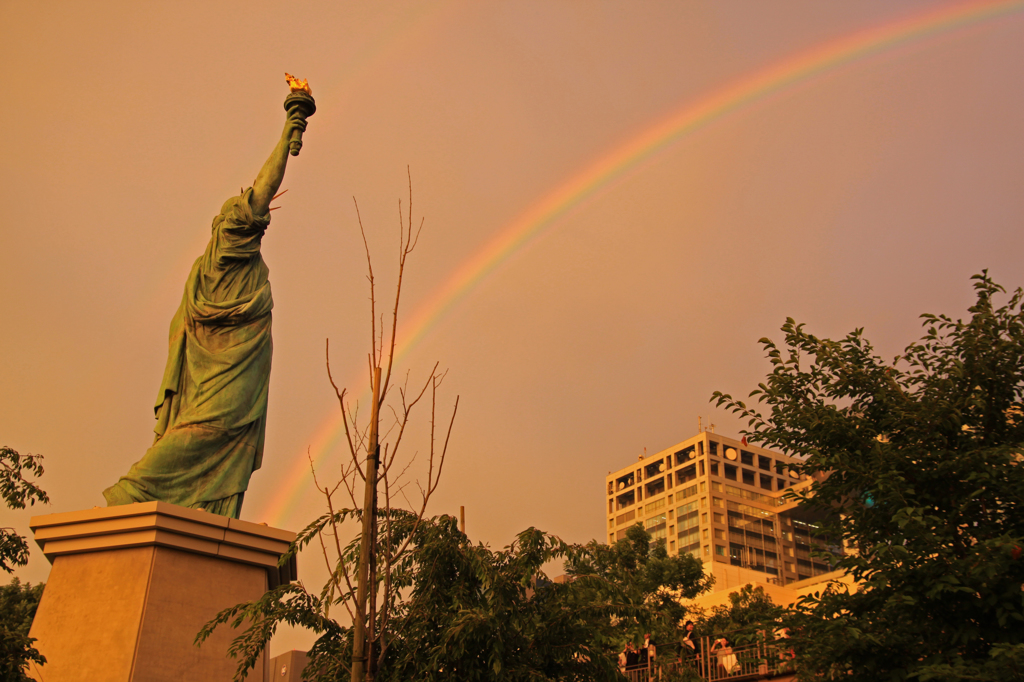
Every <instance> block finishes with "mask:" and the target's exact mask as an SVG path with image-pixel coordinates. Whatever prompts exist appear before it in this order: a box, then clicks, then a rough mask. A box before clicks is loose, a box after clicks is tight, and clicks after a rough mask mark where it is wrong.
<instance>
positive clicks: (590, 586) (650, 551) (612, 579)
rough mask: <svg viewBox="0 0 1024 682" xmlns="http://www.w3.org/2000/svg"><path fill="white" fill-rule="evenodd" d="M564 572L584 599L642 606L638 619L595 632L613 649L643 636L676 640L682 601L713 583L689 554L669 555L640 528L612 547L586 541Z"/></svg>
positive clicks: (666, 641)
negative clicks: (572, 580) (604, 630)
mask: <svg viewBox="0 0 1024 682" xmlns="http://www.w3.org/2000/svg"><path fill="white" fill-rule="evenodd" d="M565 569H566V574H567V575H569V576H571V577H572V578H573V579H575V580H576V581H577V583H578V586H579V589H580V592H581V595H582V596H583V597H584V598H586V599H589V600H592V601H595V602H603V603H608V604H631V605H636V606H638V607H642V608H640V609H638V611H637V615H636V616H634V617H632V618H625V619H623V620H622V621H621V622H616V623H614V624H613V625H614V626H613V627H612V628H611V629H610V630H608V631H606V632H595V633H594V635H595V636H603V637H605V638H606V639H604V640H602V644H603V645H605V646H606V647H609V646H610V647H612V648H615V649H616V650H621V649H622V646H623V644H624V643H625V641H626V640H627V639H629V640H631V641H633V643H634V644H639V643H640V642H641V641H642V640H643V636H644V634H650V635H651V636H652V637H653V638H654V640H655V641H656V642H658V643H660V644H661V645H662V646H663V647H665V646H666V645H668V644H669V643H670V642H676V641H678V638H679V628H680V624H681V623H682V622H683V621H684V619H685V618H686V616H687V614H688V611H687V607H686V606H684V604H683V600H688V599H693V598H694V597H696V596H697V595H698V594H701V593H702V592H705V591H707V590H708V589H710V588H711V585H712V584H713V583H714V578H713V577H712V576H705V575H704V569H703V565H702V564H701V562H700V561H699V560H698V559H696V558H694V557H693V556H691V555H689V554H685V553H684V554H680V555H677V556H669V555H668V552H667V551H666V550H665V543H664V541H661V542H657V543H655V544H653V546H652V543H651V541H650V535H649V534H648V533H647V531H645V530H644V529H643V528H642V527H641V526H640V525H639V524H636V525H634V526H632V527H631V528H629V529H628V530H627V531H626V537H625V538H623V539H621V540H619V541H618V542H616V543H615V544H614V545H604V544H601V543H598V542H593V541H592V542H590V543H588V544H587V545H585V546H584V547H582V548H580V551H578V552H577V553H575V554H574V555H572V556H571V557H570V559H569V560H568V561H567V562H566V566H565Z"/></svg>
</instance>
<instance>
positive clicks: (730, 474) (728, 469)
mask: <svg viewBox="0 0 1024 682" xmlns="http://www.w3.org/2000/svg"><path fill="white" fill-rule="evenodd" d="M724 468H725V477H726V478H728V479H729V480H730V481H735V480H736V467H734V466H733V465H732V464H726V465H725V467H724Z"/></svg>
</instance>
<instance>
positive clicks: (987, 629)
mask: <svg viewBox="0 0 1024 682" xmlns="http://www.w3.org/2000/svg"><path fill="white" fill-rule="evenodd" d="M973 279H974V288H975V292H976V297H977V298H976V302H975V303H974V305H973V306H971V307H970V308H969V313H970V314H969V316H968V317H967V319H964V320H960V319H956V320H954V319H952V318H950V317H947V316H945V315H923V316H922V319H923V326H924V329H925V333H924V336H923V338H922V339H921V340H920V341H918V342H916V343H912V344H910V345H909V346H907V348H906V350H904V352H903V353H902V354H900V355H898V356H897V357H896V358H895V359H894V360H893V361H892V362H886V361H884V360H883V359H882V358H881V357H879V356H878V355H876V353H875V351H874V349H873V348H872V346H871V344H870V343H868V341H867V340H866V339H865V338H864V336H863V330H861V329H857V330H855V331H853V332H852V333H850V334H848V335H847V336H846V337H844V338H842V339H840V340H838V341H833V340H830V339H822V338H818V337H816V336H814V335H812V334H810V333H808V332H807V331H806V330H805V329H804V326H803V325H800V324H797V323H796V322H794V321H793V320H792V319H789V320H787V321H786V324H785V325H784V326H783V327H782V330H783V332H784V334H785V344H784V347H782V348H780V347H779V346H777V345H776V344H775V343H774V342H772V341H770V340H768V339H762V340H761V344H762V345H763V347H764V349H765V351H766V352H767V355H768V359H769V361H770V362H771V364H772V372H771V374H769V375H768V377H767V378H766V379H765V381H764V382H763V383H761V384H760V385H759V386H758V388H757V389H756V390H755V391H753V393H752V394H751V396H752V397H756V398H757V400H758V401H759V402H760V403H761V404H762V405H763V406H764V407H765V408H766V409H767V412H766V414H762V413H761V412H759V411H758V410H757V409H754V408H753V407H748V406H747V405H745V404H744V403H743V402H742V401H739V400H735V399H733V398H732V397H731V396H728V395H724V394H721V393H716V394H715V398H716V399H717V401H718V403H719V404H720V405H726V406H727V407H729V408H731V409H732V410H733V411H734V412H737V413H738V414H740V415H742V416H743V417H745V418H747V419H748V420H749V427H750V429H749V431H747V432H746V433H747V434H748V435H749V436H751V437H752V439H753V440H754V441H755V442H759V443H762V444H764V445H766V446H768V447H774V448H778V449H780V450H782V451H784V452H787V453H792V454H798V455H803V456H805V457H806V460H805V461H804V463H803V464H802V465H801V467H800V470H801V471H802V472H803V473H805V474H809V475H810V476H812V477H814V481H813V483H812V484H811V485H810V486H809V488H808V489H806V490H803V491H800V492H797V493H796V495H797V497H798V498H800V499H801V500H802V502H803V504H806V505H809V506H811V507H813V508H816V509H818V510H820V511H821V512H823V513H826V514H828V515H829V520H828V522H827V523H826V524H825V531H826V532H828V533H829V534H831V535H833V536H837V537H841V538H842V540H843V541H844V542H845V544H846V546H847V547H848V548H849V549H850V550H852V551H850V552H849V553H848V554H846V556H843V557H840V558H837V562H838V563H837V566H838V567H839V568H841V569H843V570H845V571H847V572H848V573H849V574H850V575H852V576H853V577H854V578H855V579H856V581H857V583H858V586H857V589H856V590H855V591H850V590H846V589H843V588H841V587H838V586H833V587H831V588H830V589H827V590H825V591H823V593H821V594H819V595H816V596H812V597H809V598H806V599H804V600H803V601H802V602H801V603H800V604H799V605H798V609H797V610H796V612H795V613H794V614H793V615H792V616H790V617H789V618H788V620H787V622H788V624H789V625H790V626H791V630H792V633H793V635H794V639H793V643H794V645H795V648H796V651H797V655H798V661H799V670H800V674H801V675H802V676H803V677H804V678H806V679H810V678H817V679H822V678H828V679H832V678H841V679H843V680H844V681H849V682H857V681H858V680H865V681H866V680H871V681H872V682H874V681H876V680H880V679H885V680H906V679H919V680H1008V679H1021V676H1022V675H1024V591H1022V584H1024V559H1022V557H1021V547H1022V546H1024V513H1022V512H1024V509H1022V501H1024V467H1022V466H1021V460H1022V456H1021V454H1020V453H1021V452H1024V449H1022V448H1024V409H1022V402H1021V400H1022V393H1024V313H1022V310H1021V302H1022V297H1024V293H1022V291H1021V290H1020V289H1018V290H1016V291H1015V292H1013V293H1012V294H1011V295H1009V296H1008V298H1007V299H1006V300H1005V302H1004V303H1003V304H1002V305H997V304H996V299H998V298H1000V297H1002V296H1004V295H1005V290H1004V289H1003V288H1002V287H1000V286H999V285H997V284H996V283H995V282H993V281H992V279H991V278H990V277H989V276H988V273H987V272H983V273H982V274H980V275H976V276H975V277H974V278H973Z"/></svg>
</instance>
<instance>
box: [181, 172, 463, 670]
mask: <svg viewBox="0 0 1024 682" xmlns="http://www.w3.org/2000/svg"><path fill="white" fill-rule="evenodd" d="M353 202H355V198H353ZM355 210H356V217H357V220H358V223H359V231H360V235H361V236H362V239H363V246H364V249H365V252H366V267H367V280H368V282H369V285H370V352H369V353H368V354H367V369H368V372H369V378H370V387H371V390H370V393H371V395H370V417H369V420H368V421H363V420H361V418H360V412H359V405H358V403H357V402H356V401H354V400H353V399H352V397H351V396H350V394H349V391H348V389H347V388H343V387H339V385H338V383H337V382H336V381H335V378H334V375H333V373H332V372H331V358H330V341H329V340H328V342H327V345H326V365H327V376H328V379H329V380H330V382H331V386H332V387H333V388H334V391H335V395H336V396H337V399H338V406H339V409H340V410H341V415H342V419H343V422H344V426H345V441H346V444H347V448H348V453H347V457H344V458H343V461H342V462H341V465H340V477H339V478H338V480H336V481H333V482H322V481H321V480H320V479H321V476H320V475H318V473H317V471H316V469H315V467H314V466H313V460H312V457H310V469H311V470H312V474H313V480H314V483H315V485H316V488H317V490H318V491H319V493H320V494H321V495H322V496H323V499H324V503H325V505H326V507H327V510H326V513H325V514H323V515H321V516H320V517H319V518H318V519H316V520H315V521H313V522H312V523H311V524H309V525H308V526H307V527H306V528H305V529H303V530H302V531H301V532H300V533H299V535H298V537H297V538H296V540H295V542H294V543H293V545H292V548H291V549H290V551H289V554H288V555H286V557H284V558H283V559H282V561H283V560H286V559H287V558H288V556H290V555H292V554H294V553H296V552H298V551H299V550H300V549H302V548H303V547H305V546H307V545H310V544H313V543H314V542H315V543H316V544H318V545H319V546H320V550H321V555H322V556H323V561H324V564H325V566H326V567H327V571H328V573H329V578H328V581H327V584H326V585H324V587H323V590H322V591H321V593H320V594H319V595H315V594H311V593H309V592H307V591H306V589H305V587H304V586H303V585H302V584H301V583H292V584H290V585H283V586H281V587H279V588H276V589H275V590H272V591H271V592H268V593H267V595H265V596H264V597H263V598H262V599H260V600H259V601H257V602H250V603H247V604H239V605H238V606H235V607H232V608H230V609H226V610H225V611H222V612H221V613H220V614H218V616H217V617H216V618H215V619H214V620H213V621H211V622H210V623H208V624H207V625H206V626H205V627H204V628H203V630H202V631H201V632H200V633H199V636H198V637H197V642H201V641H202V640H204V639H205V638H206V637H208V636H209V634H210V633H212V631H213V629H214V628H215V627H217V625H220V624H231V626H232V627H236V628H237V627H240V626H244V627H246V630H245V632H244V633H243V634H242V635H240V636H239V637H238V638H236V639H235V641H234V642H233V644H232V646H231V649H230V652H231V653H232V655H235V656H238V657H240V658H241V659H242V660H241V661H240V663H239V667H238V670H237V672H236V675H235V680H237V681H239V682H240V681H241V680H243V679H244V678H245V674H246V672H247V671H248V670H249V669H250V668H252V667H253V665H254V664H255V663H256V661H257V660H258V658H259V656H260V655H261V654H262V651H263V650H264V649H265V647H266V645H267V643H268V642H269V640H270V637H271V636H272V635H273V633H274V631H275V629H276V626H277V623H279V622H289V623H291V624H293V625H302V626H305V627H308V628H311V629H314V630H315V631H317V632H320V633H327V634H326V636H327V637H328V638H329V637H333V640H332V642H333V644H332V645H331V646H330V647H329V648H330V649H331V651H332V652H335V653H336V652H337V651H338V649H339V648H341V649H344V648H345V647H344V646H343V642H344V641H345V640H348V639H349V637H350V641H351V647H352V649H351V652H352V656H351V669H350V673H351V679H352V681H353V682H366V681H369V680H373V679H374V677H375V675H376V671H377V668H378V666H379V663H380V661H381V660H382V659H383V657H384V656H385V654H386V653H387V650H388V646H389V637H390V636H391V634H392V630H393V627H392V625H391V623H392V610H393V608H394V605H395V604H396V602H397V598H398V592H399V590H400V589H401V588H402V584H396V580H395V575H396V569H397V568H398V567H400V566H408V565H409V564H410V562H411V553H412V551H413V550H414V549H415V548H414V546H413V544H412V543H413V538H414V536H415V535H416V531H417V529H418V528H419V525H420V522H421V521H422V520H423V519H424V517H425V515H426V511H427V506H428V503H429V501H430V498H431V496H432V495H433V494H434V492H435V491H436V490H437V486H438V483H439V481H440V478H441V472H442V470H443V469H444V462H445V455H446V453H447V451H448V442H449V439H450V437H451V431H452V425H453V424H454V422H455V414H456V412H457V411H458V405H459V400H458V396H456V398H455V402H454V406H453V408H452V411H451V416H450V417H449V418H448V419H447V420H446V423H445V422H441V421H439V419H440V417H439V416H438V412H437V407H438V406H437V399H438V389H439V388H440V386H441V384H442V383H443V381H444V378H445V375H446V372H442V371H440V370H439V368H438V365H437V364H435V365H434V366H433V367H432V368H431V370H430V371H429V372H428V374H427V376H426V377H425V378H424V379H422V380H420V381H417V382H416V383H415V384H414V385H412V386H411V387H410V382H411V377H410V374H409V373H408V372H407V373H406V374H405V376H404V377H403V378H402V380H401V382H399V381H397V380H396V375H395V349H396V334H397V330H398V319H399V309H400V304H401V301H402V287H403V283H404V276H405V267H406V264H407V261H408V258H409V256H410V255H411V254H412V252H413V250H414V249H415V248H416V245H417V243H418V240H419V236H420V232H421V230H422V229H423V220H422V219H421V220H420V223H419V224H418V225H414V223H413V218H412V176H411V174H410V175H409V205H408V208H403V206H402V202H401V200H399V202H398V218H399V249H398V279H397V283H396V285H395V295H394V302H393V305H392V307H391V315H390V319H389V320H387V324H385V318H384V315H383V314H380V315H378V312H377V290H376V281H375V279H374V270H373V259H372V257H371V254H370V247H369V243H368V241H367V238H366V230H365V228H364V226H363V222H362V217H361V216H360V214H359V204H358V202H355ZM428 405H429V410H430V420H429V427H430V432H429V433H430V435H429V442H428V443H427V447H426V448H425V450H426V458H427V461H426V479H425V481H423V480H414V479H412V477H411V473H410V469H411V467H412V465H413V463H414V460H415V459H416V454H413V455H411V456H409V457H406V456H405V451H406V448H405V447H404V446H405V445H406V441H405V437H406V435H407V430H408V427H409V425H410V423H411V418H412V415H413V413H414V412H415V411H416V410H417V409H421V410H422V409H424V408H426V407H427V406H428ZM442 436H443V439H442ZM400 455H402V457H401V458H400V457H399V456H400ZM411 487H413V488H414V490H411V489H410V488H411ZM381 493H383V500H382V501H381V500H380V495H381ZM350 521H355V522H358V523H359V524H360V528H361V530H360V532H359V533H358V534H357V535H355V537H353V538H352V539H351V540H349V541H348V542H343V541H342V537H343V536H344V535H346V529H345V527H344V525H345V523H346V522H350ZM399 582H401V581H399ZM338 608H342V609H344V614H345V615H347V616H348V618H349V619H350V620H351V623H352V627H351V629H349V628H347V627H345V626H343V625H342V624H341V623H339V621H338V619H337V618H336V617H335V616H333V615H332V613H331V611H332V609H333V610H334V611H335V613H336V612H337V611H338ZM319 651H324V650H319ZM316 654H318V647H317V646H316V645H315V646H314V649H313V650H312V651H311V655H312V661H311V665H314V666H317V667H318V668H320V669H321V671H320V672H321V674H323V675H324V676H330V678H331V679H335V678H338V679H340V676H338V675H337V673H341V672H343V668H344V667H345V666H344V663H343V662H342V661H338V660H331V661H330V662H329V663H328V662H326V661H324V660H318V656H317V655H316ZM332 658H335V659H336V656H334V657H332ZM319 676H320V675H319V674H318V677H319Z"/></svg>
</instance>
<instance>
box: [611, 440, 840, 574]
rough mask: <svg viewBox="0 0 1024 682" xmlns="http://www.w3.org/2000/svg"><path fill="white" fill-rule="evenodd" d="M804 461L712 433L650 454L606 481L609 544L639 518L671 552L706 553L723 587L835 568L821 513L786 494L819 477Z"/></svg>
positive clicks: (700, 556)
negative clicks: (816, 552)
mask: <svg viewBox="0 0 1024 682" xmlns="http://www.w3.org/2000/svg"><path fill="white" fill-rule="evenodd" d="M797 461H798V460H797V459H795V458H793V457H789V456H786V455H783V454H780V453H777V452H773V451H771V450H765V449H763V448H758V447H754V446H751V445H745V444H744V443H742V442H741V441H738V440H734V439H732V438H726V437H725V436H721V435H719V434H716V433H711V432H707V431H705V432H702V433H700V434H698V435H696V436H694V437H693V438H690V439H689V440H686V441H683V442H682V443H679V444H677V445H675V446H673V447H671V448H668V449H666V450H663V451H661V452H659V453H657V454H655V455H650V456H647V457H641V458H640V459H639V460H637V461H634V462H633V463H632V464H630V465H628V466H625V467H623V468H622V469H619V470H618V471H614V472H612V473H610V474H608V476H607V478H606V480H605V489H606V492H607V495H606V512H607V527H608V533H607V538H608V542H609V543H613V542H615V541H616V540H619V539H621V538H623V537H624V536H625V534H626V531H627V530H628V529H629V527H630V526H632V525H634V524H637V523H639V524H641V525H643V527H644V528H646V529H647V531H648V532H649V533H650V534H651V538H652V541H654V542H664V543H665V546H666V549H667V550H668V552H669V554H671V555H675V554H680V553H682V552H688V553H690V554H692V555H693V556H695V557H697V558H698V559H700V560H701V561H702V562H703V563H704V570H705V573H709V574H713V575H715V577H716V583H717V585H718V586H719V587H726V586H728V585H729V584H730V583H732V584H737V583H741V582H747V581H751V580H753V581H757V582H764V583H770V584H775V585H789V584H792V583H796V582H798V581H803V580H809V579H811V578H814V577H815V576H818V575H822V574H824V573H827V572H829V571H831V570H832V567H831V566H829V565H828V563H827V562H826V561H825V560H823V559H820V558H817V557H812V556H811V551H812V549H814V548H815V547H821V546H826V545H828V544H829V543H828V540H827V539H826V538H823V537H822V536H821V535H820V533H817V532H816V531H817V528H818V525H817V521H818V519H816V518H815V517H814V516H813V515H812V514H811V513H810V512H809V510H807V509H806V508H802V507H801V506H800V505H798V504H797V503H795V502H791V501H788V500H785V499H783V495H784V493H785V492H786V491H787V490H788V489H789V488H791V487H794V486H804V485H808V484H809V483H810V481H809V480H806V477H801V476H799V475H797V474H796V472H794V471H792V469H791V465H792V464H793V463H795V462H797ZM829 548H830V549H832V550H833V551H836V550H837V549H838V548H837V547H835V546H831V545H829Z"/></svg>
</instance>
